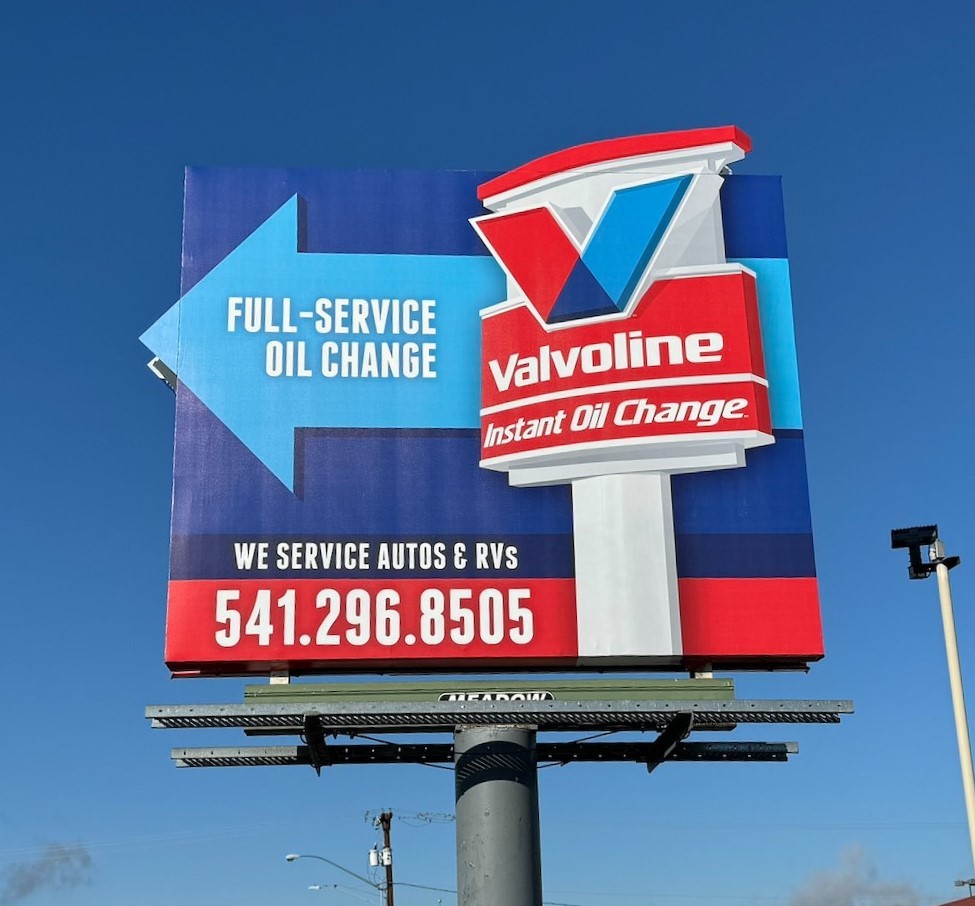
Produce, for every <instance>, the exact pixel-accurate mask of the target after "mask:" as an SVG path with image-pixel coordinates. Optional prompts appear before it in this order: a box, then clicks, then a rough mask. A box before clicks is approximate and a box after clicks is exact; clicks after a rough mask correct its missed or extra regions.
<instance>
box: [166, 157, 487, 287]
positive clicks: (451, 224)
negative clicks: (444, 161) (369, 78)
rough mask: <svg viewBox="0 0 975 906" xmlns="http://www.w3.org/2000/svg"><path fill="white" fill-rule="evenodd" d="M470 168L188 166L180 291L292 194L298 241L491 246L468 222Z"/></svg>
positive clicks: (452, 250)
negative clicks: (301, 214) (300, 228)
mask: <svg viewBox="0 0 975 906" xmlns="http://www.w3.org/2000/svg"><path fill="white" fill-rule="evenodd" d="M495 175H497V174H495V173H485V172H478V171H475V170H470V171H461V170H449V171H436V170H313V169H286V168H278V169H263V168H262V169H257V168H249V167H240V168H236V167H234V168H231V167H189V168H187V170H186V188H185V200H184V205H183V248H184V249H187V250H188V251H187V253H186V254H185V255H184V257H183V274H182V292H183V293H186V292H187V290H189V289H190V288H191V287H193V286H194V285H196V283H197V282H199V280H200V279H201V278H202V277H203V276H205V275H206V274H207V273H209V271H210V270H212V269H213V267H214V266H215V265H216V264H218V263H219V262H220V261H222V260H223V259H224V258H225V257H226V256H227V255H228V254H230V252H232V251H233V250H234V249H235V248H236V247H237V246H238V245H240V243H241V242H243V241H244V239H246V238H247V237H248V236H249V235H250V234H251V233H253V232H254V230H256V229H257V228H258V227H259V226H260V225H261V224H262V223H263V222H264V221H265V220H267V218H268V217H270V216H271V214H273V213H274V212H275V211H276V210H277V209H278V208H280V207H281V205H283V204H284V203H285V202H286V201H287V200H288V199H289V198H291V196H292V195H299V196H301V198H302V200H303V201H304V202H305V212H306V215H307V233H306V237H307V244H306V247H305V248H303V249H302V251H306V252H336V253H348V254H356V255H362V254H375V255H379V254H382V255H479V256H481V255H488V254H489V253H488V250H487V249H486V248H485V247H484V244H483V243H482V242H481V240H480V238H479V237H478V235H477V233H475V232H474V230H473V229H472V228H471V226H470V224H469V223H468V222H467V221H468V219H469V218H471V217H479V216H480V215H482V214H484V213H485V211H484V208H483V207H481V203H480V202H479V201H478V200H477V187H478V186H479V185H480V184H481V183H482V182H485V181H486V180H488V179H490V178H491V177H492V176H495Z"/></svg>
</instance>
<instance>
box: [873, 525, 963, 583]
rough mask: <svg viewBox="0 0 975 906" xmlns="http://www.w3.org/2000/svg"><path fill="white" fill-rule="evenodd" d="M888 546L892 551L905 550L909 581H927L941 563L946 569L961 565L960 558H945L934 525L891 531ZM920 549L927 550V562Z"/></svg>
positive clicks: (943, 549)
mask: <svg viewBox="0 0 975 906" xmlns="http://www.w3.org/2000/svg"><path fill="white" fill-rule="evenodd" d="M890 546H891V547H892V548H893V549H894V550H897V549H898V548H904V547H906V548H907V550H908V556H909V557H910V564H909V565H908V567H907V575H908V578H910V579H927V577H928V576H930V575H931V573H933V572H935V571H936V570H937V568H938V564H939V563H943V564H944V565H945V566H946V567H947V568H948V569H954V568H955V567H956V566H957V565H958V564H959V563H961V557H946V556H945V546H944V542H943V541H942V540H941V539H940V538H939V537H938V526H936V525H915V526H912V527H911V528H901V529H893V530H891V533H890ZM922 547H926V548H927V555H928V559H927V560H925V559H924V558H923V556H922V554H921V548H922Z"/></svg>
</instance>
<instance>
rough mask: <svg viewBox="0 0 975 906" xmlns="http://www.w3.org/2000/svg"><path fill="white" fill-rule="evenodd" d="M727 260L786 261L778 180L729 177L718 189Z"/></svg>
mask: <svg viewBox="0 0 975 906" xmlns="http://www.w3.org/2000/svg"><path fill="white" fill-rule="evenodd" d="M721 219H722V221H723V223H724V245H725V255H726V256H727V257H728V258H788V257H789V249H788V246H787V245H786V240H785V208H784V206H783V204H782V177H781V176H729V177H728V178H727V179H725V181H724V185H723V186H722V187H721Z"/></svg>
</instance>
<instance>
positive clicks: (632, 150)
mask: <svg viewBox="0 0 975 906" xmlns="http://www.w3.org/2000/svg"><path fill="white" fill-rule="evenodd" d="M723 142H733V143H734V144H736V145H737V146H738V147H739V148H741V149H742V151H745V152H748V151H751V149H752V140H751V139H750V138H749V137H748V136H747V135H746V134H745V133H744V132H742V130H741V129H739V128H738V127H737V126H717V127H715V128H712V129H686V130H684V131H683V132H655V133H653V134H651V135H630V136H627V137H626V138H609V139H604V140H603V141H599V142H589V143H588V144H586V145H576V147H574V148H566V149H565V150H564V151H556V152H555V153H554V154H546V155H545V156H544V157H539V158H537V159H536V160H533V161H529V162H528V163H527V164H522V165H521V166H520V167H515V169H514V170H509V171H508V172H507V173H502V174H501V175H500V176H496V177H495V178H494V179H490V180H488V181H487V182H486V183H482V184H481V185H480V186H478V188H477V197H478V199H479V200H481V201H483V200H484V199H485V198H490V197H491V196H493V195H500V194H501V193H502V192H508V191H510V190H511V189H517V188H519V187H520V186H524V185H527V184H528V183H530V182H534V181H535V180H536V179H544V178H545V177H546V176H554V175H555V174H556V173H563V172H565V171H567V170H575V169H576V168H577V167H586V166H589V165H590V164H599V163H603V162H605V161H609V160H619V159H622V158H626V157H639V156H640V155H641V154H656V153H660V152H663V151H680V150H682V149H684V148H697V147H700V146H703V145H717V144H721V143H723Z"/></svg>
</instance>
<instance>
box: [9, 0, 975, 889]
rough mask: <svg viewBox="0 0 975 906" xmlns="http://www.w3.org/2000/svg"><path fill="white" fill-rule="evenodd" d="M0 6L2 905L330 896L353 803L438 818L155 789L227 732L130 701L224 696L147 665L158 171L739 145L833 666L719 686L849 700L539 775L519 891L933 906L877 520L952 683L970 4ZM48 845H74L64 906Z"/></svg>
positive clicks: (926, 751) (339, 786)
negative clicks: (535, 848)
mask: <svg viewBox="0 0 975 906" xmlns="http://www.w3.org/2000/svg"><path fill="white" fill-rule="evenodd" d="M4 18H5V21H4V24H3V27H2V29H0V80H2V86H3V90H2V92H0V116H2V119H0V122H2V127H3V131H2V140H0V160H2V162H3V165H4V166H3V170H4V179H3V180H2V183H0V211H2V213H3V218H2V222H0V236H2V243H0V262H2V270H0V273H2V276H3V279H2V283H0V303H2V312H3V314H2V317H3V329H2V331H0V337H2V344H3V345H2V350H3V351H2V365H3V374H4V380H3V381H2V382H0V393H2V395H3V409H4V413H5V416H6V418H5V425H4V428H3V432H2V438H3V440H2V448H0V451H2V457H3V466H4V467H3V481H4V490H3V506H2V511H0V512H2V515H0V518H2V535H0V556H2V562H3V566H4V575H5V577H6V582H5V585H4V589H3V600H4V609H3V612H4V614H5V623H4V629H3V632H2V633H0V649H2V652H3V654H2V661H0V663H2V664H3V667H4V671H3V676H4V685H5V689H6V696H5V704H6V708H5V718H6V725H5V731H4V736H5V745H4V746H3V747H2V750H0V751H2V754H0V759H2V760H0V766H2V771H3V776H4V779H5V783H4V784H3V792H2V794H0V897H3V898H4V899H0V903H14V902H25V903H30V904H36V906H47V904H53V903H63V902H66V901H67V902H71V903H73V904H79V906H89V904H100V906H114V904H119V906H121V904H129V903H132V902H139V903H144V904H147V906H155V904H163V903H172V902H181V903H186V904H192V903H204V902H205V903H207V904H209V906H221V904H224V903H226V904H230V903H233V904H235V906H248V904H258V903H261V904H263V903H266V902H268V901H272V902H275V903H277V904H280V906H291V904H295V906H298V904H306V903H314V902H316V899H314V898H321V899H320V900H318V901H320V902H323V903H325V902H330V903H343V902H350V903H351V902H357V901H358V900H357V898H356V897H354V896H353V895H351V894H350V893H349V892H348V891H343V890H341V889H334V890H330V889H326V890H323V891H321V892H308V891H307V890H306V889H305V888H306V887H307V885H308V884H313V883H322V884H329V883H339V884H341V883H345V881H350V883H351V884H355V881H352V880H350V879H349V878H348V877H347V876H342V875H341V873H337V874H336V873H334V872H333V873H330V870H329V869H328V868H327V866H325V865H321V864H320V863H318V864H316V863H310V862H304V863H303V862H299V863H297V864H294V865H288V864H286V863H285V862H284V858H283V856H284V854H285V853H286V852H291V851H295V852H312V853H320V854H322V855H326V856H328V857H329V858H332V859H333V860H335V861H338V862H340V863H342V864H343V865H347V866H349V867H350V868H352V869H353V870H355V871H357V872H364V871H365V870H366V862H365V856H366V851H367V849H368V848H369V847H370V846H371V845H372V843H373V842H374V840H375V832H374V831H373V829H372V828H371V826H370V825H369V824H368V823H367V822H366V821H364V820H363V815H364V813H366V812H367V811H369V810H374V809H377V808H380V807H383V806H391V807H392V808H393V810H394V812H397V813H402V814H403V815H404V816H405V815H407V814H410V813H418V812H450V811H451V810H452V808H453V785H452V779H451V776H450V775H449V774H448V773H447V772H444V771H438V770H435V769H431V768H423V767H389V768H378V769H366V768H347V769H336V770H334V771H327V772H326V773H325V776H323V777H322V779H321V780H318V779H316V778H315V776H314V774H313V773H312V772H311V771H309V770H301V769H290V770H288V769H280V770H270V769H268V770H237V771H233V770H225V771H177V770H176V769H174V768H173V767H172V766H171V764H170V762H169V748H170V747H171V746H173V745H199V744H205V743H211V742H212V743H213V744H235V743H236V742H238V741H239V739H240V737H238V736H237V735H235V734H231V735H229V736H227V737H226V738H224V737H223V736H222V735H221V734H212V735H209V736H207V738H206V740H205V741H204V740H203V739H202V738H198V735H194V734H188V735H186V736H180V735H179V734H176V733H169V732H167V733H162V732H151V731H150V730H149V728H148V726H147V724H146V722H145V721H144V719H143V717H142V712H143V708H144V706H145V705H147V704H150V703H177V702H194V701H196V702H211V701H213V702H215V701H235V700H239V699H240V696H241V686H242V683H241V681H239V680H219V681H217V680H214V681H199V682H173V681H171V680H170V679H169V677H168V674H167V671H166V669H165V667H164V665H163V663H162V640H163V620H164V602H165V583H166V572H167V556H168V522H169V502H170V480H171V450H172V419H173V398H172V396H171V395H170V394H168V393H166V392H165V390H164V388H162V387H161V386H160V385H159V384H158V382H157V381H156V379H155V378H153V377H152V376H151V375H150V374H149V372H148V371H147V370H146V369H145V360H146V351H145V349H144V347H142V346H141V344H140V343H139V342H138V340H137V338H138V336H139V335H140V334H141V333H142V332H143V331H144V330H145V329H146V327H148V326H149V325H150V324H151V323H152V322H153V321H154V320H155V319H156V318H157V317H158V316H159V315H160V314H161V313H162V312H163V311H165V310H166V309H167V308H168V307H169V306H170V305H171V304H172V302H173V301H175V300H176V298H177V296H178V287H179V261H180V230H181V204H182V178H183V167H184V166H185V165H256V166H263V165H267V166H280V165H288V166H319V165H320V166H328V167H390V168H396V167H420V168H429V169H437V168H450V169H482V170H504V169H509V168H511V167H513V166H516V165H518V164H520V163H523V162H524V161H526V160H529V159H531V158H534V157H537V156H539V155H541V154H544V153H547V152H549V151H553V150H557V149H560V148H565V147H568V146H571V145H573V144H578V143H580V142H585V141H591V140H596V139H601V138H608V137H613V136H620V135H631V134H637V133H642V132H656V131H666V130H673V129H682V128H692V127H699V126H712V125H724V124H732V123H733V124H736V125H739V126H741V127H742V128H743V129H745V131H746V132H748V133H749V134H750V135H751V136H752V139H753V141H754V150H753V152H752V154H751V155H749V157H748V159H747V160H746V161H745V162H744V163H743V164H740V165H739V166H738V167H737V168H736V172H739V173H775V174H782V175H783V176H784V186H785V196H786V206H787V208H786V211H787V219H788V229H789V248H790V257H791V262H792V279H793V296H794V300H795V307H796V312H795V315H796V331H797V342H798V352H799V359H800V369H801V380H802V393H803V409H804V422H805V428H806V449H807V456H808V461H809V474H810V484H811V495H812V507H813V520H814V528H815V532H816V546H817V562H818V568H819V575H820V580H821V594H822V600H823V614H824V621H825V630H826V645H827V657H826V659H825V660H824V661H823V662H822V663H820V664H817V665H815V666H814V668H813V669H812V671H811V672H810V673H809V674H808V675H801V674H790V675H741V676H739V677H737V688H738V694H739V695H740V696H743V697H768V698H852V699H854V700H855V702H856V705H857V714H856V715H855V716H854V717H852V718H850V719H848V720H847V721H845V722H844V724H843V725H842V726H840V727H805V728H804V727H797V728H783V729H779V728H770V729H769V730H768V732H767V734H765V736H766V738H770V739H772V738H783V739H798V740H799V742H800V744H801V753H800V754H799V755H798V756H797V757H796V758H795V759H794V760H793V761H792V763H790V764H788V765H785V766H783V765H768V766H756V765H744V766H734V765H715V766H701V765H668V766H666V767H665V768H663V769H661V770H659V771H658V772H656V773H655V774H654V775H653V776H652V777H650V778H648V777H647V776H646V774H645V772H643V770H642V769H641V768H638V767H634V766H626V765H618V766H593V767H586V766H575V767H568V768H553V769H549V770H545V771H543V772H542V775H541V778H540V782H541V807H542V834H543V839H542V842H543V866H544V873H545V895H546V898H547V899H550V900H557V901H561V902H567V903H577V904H581V906H599V904H603V903H606V904H608V903H614V904H629V903H632V904H634V906H636V904H641V906H643V904H647V903H653V904H660V906H665V904H685V906H703V904H705V903H711V902H721V903H728V904H729V906H737V904H746V903H764V902H768V903H782V904H792V906H818V904H819V903H821V902H826V900H823V899H822V896H823V892H824V891H826V890H827V889H828V885H827V882H835V884H836V885H838V886H835V887H834V888H832V889H833V890H834V893H833V894H832V895H831V899H830V900H829V901H831V902H834V903H843V902H846V903H850V904H851V906H852V904H853V903H857V904H873V903H877V904H897V903H900V904H905V906H910V904H915V906H927V904H933V903H937V902H942V901H945V900H949V899H951V898H952V897H953V896H954V895H955V893H956V890H955V888H954V887H953V886H952V881H953V880H954V879H956V878H962V877H969V876H970V875H971V873H972V865H971V864H970V858H971V857H970V853H969V847H968V837H967V831H966V825H965V821H964V809H963V803H962V797H961V782H960V776H959V771H958V757H957V752H956V749H955V739H954V728H953V724H952V718H951V705H950V699H949V696H948V684H947V675H946V668H945V662H944V649H943V641H942V635H941V626H940V619H939V614H938V608H937V594H936V588H935V586H934V583H933V582H928V583H920V582H914V583H909V582H908V581H907V575H906V558H905V557H904V556H903V554H902V553H896V554H895V553H893V552H891V551H890V550H889V530H890V529H891V528H893V527H895V526H900V525H910V524H918V523H926V522H929V521H934V522H937V523H939V525H940V527H941V534H942V537H943V538H944V539H945V541H946V544H947V546H948V550H949V553H955V554H960V555H961V556H962V557H963V559H964V560H965V562H964V563H963V564H962V566H961V568H960V569H958V570H956V571H955V572H954V574H953V583H954V585H953V587H954V591H955V600H956V609H957V621H958V631H959V637H960V640H961V646H962V660H963V669H965V670H966V671H967V676H968V679H969V682H970V684H975V661H973V659H972V656H971V652H973V651H975V616H973V614H972V610H971V607H970V602H971V601H972V599H973V584H972V578H971V570H972V568H973V566H972V564H973V563H975V560H972V559H971V558H972V557H975V524H973V519H972V511H973V503H975V500H973V491H972V479H971V466H970V461H971V454H970V448H971V445H972V439H973V430H972V420H973V417H975V411H973V410H975V406H973V395H972V370H973V369H972V340H971V335H972V330H973V328H975V317H973V314H972V306H971V303H970V296H971V289H970V285H969V284H970V259H971V252H970V249H969V245H970V243H971V236H972V233H973V231H972V227H973V216H972V211H973V210H975V197H973V196H975V188H973V182H972V180H971V179H970V178H969V176H968V173H967V167H968V161H967V154H968V152H969V150H970V149H971V148H972V147H973V146H975V121H973V119H972V117H971V92H972V89H973V76H975V62H973V56H972V54H971V48H970V44H971V35H972V33H973V25H975V9H973V7H972V6H971V5H970V4H967V3H962V2H941V3H919V2H918V3H913V2H912V3H906V2H896V0H895V2H887V3H884V4H876V3H867V2H862V3H833V2H826V3H820V4H781V3H771V2H768V3H763V2H742V3H738V4H734V5H725V4H718V3H714V2H709V0H700V2H697V3H694V4H666V5H665V4H640V3H622V2H618V0H603V2H600V3H598V4H597V3H581V2H573V0H567V2H559V3H554V2H537V3H523V4H515V3H509V2H494V3H491V4H479V3H471V4H454V3H446V2H416V3H410V4H406V3H368V2H364V3H358V4H338V3H328V2H321V3H280V4H270V3H265V4H261V3H254V2H234V3H230V2H211V3H186V2H176V3H168V4H131V3H124V4H123V3H99V2H96V3H93V4H87V5H69V4H57V3H43V2H40V3H35V4H30V5H26V4H25V5H22V6H20V7H19V8H17V9H16V10H13V11H11V12H8V13H7V15H6V16H5V17H4ZM972 694H973V695H975V692H973V693H972ZM52 846H55V847H57V846H63V847H72V849H69V850H68V851H67V852H68V856H69V858H68V859H67V860H66V861H65V860H62V862H61V864H62V866H64V865H67V866H68V867H69V868H71V869H72V870H71V871H69V872H68V873H67V874H66V875H64V876H62V877H61V880H60V883H61V884H62V886H61V887H59V886H58V883H57V878H56V877H55V876H54V875H52V874H50V873H49V872H46V871H45V869H46V867H50V865H51V864H53V863H54V862H55V861H56V860H55V859H54V856H56V855H57V853H58V852H59V851H58V850H56V849H55V850H52V849H50V847H52ZM394 849H395V853H396V866H397V869H396V870H397V875H398V877H399V878H400V879H402V880H404V881H410V882H413V883H419V884H428V885H433V886H442V887H453V886H455V884H454V881H455V879H454V859H453V828H452V827H451V825H449V824H424V823H422V822H413V823H412V824H410V823H407V822H405V821H403V822H395V823H394ZM61 852H62V853H63V852H64V851H61ZM45 860H47V861H45ZM319 869H321V870H319ZM824 872H825V873H826V874H825V875H824V874H822V873H824ZM817 877H818V879H819V880H816V878H817ZM838 890H839V891H842V893H836V892H835V891H838ZM438 896H442V897H443V901H444V903H450V902H452V899H451V898H450V896H449V894H442V895H441V894H436V893H432V892H423V891H419V890H407V889H405V888H404V889H403V890H402V892H398V893H397V899H398V901H400V902H401V903H402V904H404V906H412V904H421V903H435V902H436V901H437V897H438ZM817 897H818V898H817ZM843 897H846V899H843Z"/></svg>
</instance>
